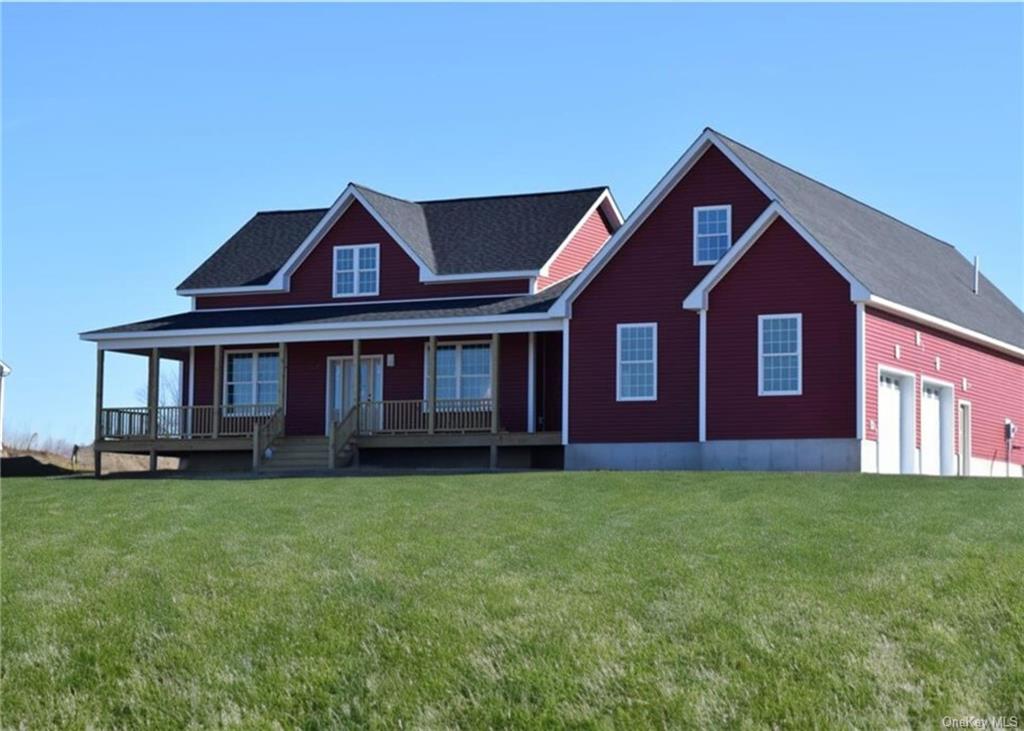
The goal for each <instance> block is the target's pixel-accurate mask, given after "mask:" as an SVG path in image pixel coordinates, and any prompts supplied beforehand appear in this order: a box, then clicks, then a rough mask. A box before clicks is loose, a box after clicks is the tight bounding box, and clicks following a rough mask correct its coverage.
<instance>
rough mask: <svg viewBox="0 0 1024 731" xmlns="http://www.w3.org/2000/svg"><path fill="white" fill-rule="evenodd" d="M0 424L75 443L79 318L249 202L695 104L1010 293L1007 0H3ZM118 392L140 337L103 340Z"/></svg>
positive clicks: (641, 157)
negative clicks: (476, 1) (622, 1)
mask: <svg viewBox="0 0 1024 731" xmlns="http://www.w3.org/2000/svg"><path fill="white" fill-rule="evenodd" d="M2 22H3V58H2V60H3V77H2V81H3V97H2V101H3V111H2V116H3V120H2V121H3V137H2V143H3V150H2V153H3V160H2V166H3V167H2V172H3V180H2V183H3V190H2V206H3V211H2V213H3V218H2V235H3V323H2V324H3V333H2V338H3V342H2V350H0V357H2V358H3V359H4V360H6V361H7V362H8V363H9V364H10V365H11V366H12V367H13V368H14V374H13V376H12V377H11V379H10V381H9V388H10V390H9V396H8V402H7V414H6V425H7V429H8V430H15V431H37V432H39V433H40V434H42V435H51V436H57V437H64V438H67V439H70V440H76V441H79V442H83V443H85V442H89V441H90V440H91V437H92V420H93V412H92V408H93V390H94V363H95V355H94V353H95V351H94V347H93V346H92V345H91V344H88V343H84V342H81V341H79V340H78V337H77V333H78V332H79V331H82V330H87V329H92V328H98V327H103V326H108V325H113V324H118V323H122V322H128V321H132V320H135V319H140V318H145V317H151V316H156V315H162V314H167V313H169V312H176V311H180V310H183V309H187V307H188V301H187V300H185V299H183V298H180V297H177V296H176V295H175V294H174V287H175V285H176V284H177V283H178V282H179V281H181V280H182V279H183V278H184V277H185V276H186V275H187V274H188V273H189V272H190V271H191V269H192V268H194V267H195V266H196V265H198V264H199V263H200V262H201V261H202V260H203V259H204V258H205V257H206V256H207V255H208V254H209V253H211V252H212V251H213V250H214V249H215V248H216V247H217V246H218V245H219V244H220V243H221V242H222V241H223V240H224V239H226V238H227V237H228V236H229V235H230V234H231V233H232V232H233V231H234V230H235V229H236V228H237V227H238V226H240V225H241V224H242V223H244V222H245V221H246V220H247V219H248V218H249V217H250V216H251V215H252V213H253V212H254V211H256V210H259V209H273V208H288V207H297V208H301V207H311V206H324V205H328V204H329V203H330V202H331V201H332V200H333V199H334V198H335V196H336V195H337V194H338V193H339V192H340V191H341V189H342V188H343V187H344V185H345V183H346V182H348V181H349V180H356V181H359V182H363V183H365V184H367V185H370V186H373V187H377V188H380V189H383V190H386V191H388V192H392V193H394V194H396V195H400V196H405V197H409V198H414V199H415V198H440V197H445V196H462V195H477V194H479V195H484V194H492V193H503V192H520V191H529V190H545V189H558V188H568V187H576V186H588V185H595V184H608V185H611V186H612V189H613V191H614V193H615V195H616V196H617V198H618V201H619V204H620V206H621V207H622V209H623V211H624V212H625V211H629V210H632V209H633V207H634V206H635V205H636V204H637V203H638V202H639V201H640V199H641V198H642V197H643V196H644V195H645V194H646V192H647V191H648V190H649V189H650V188H651V187H652V186H653V185H654V184H655V182H656V181H657V180H658V179H659V178H660V177H661V175H662V174H663V173H664V172H665V171H666V170H667V169H668V167H669V166H670V165H671V164H672V163H673V162H674V161H675V160H676V158H677V157H678V156H679V154H680V153H681V152H682V151H683V150H684V149H685V148H686V147H687V146H688V145H689V144H690V142H691V141H692V140H693V139H694V138H695V137H696V136H697V135H698V134H699V133H700V131H701V130H702V129H703V128H704V127H705V126H712V127H715V128H717V129H719V130H721V131H723V132H725V133H726V134H729V135H730V136H732V137H735V138H737V139H739V140H740V141H742V142H745V143H747V144H749V145H751V146H753V147H755V148H757V149H759V150H761V151H762V152H764V153H766V154H768V155H770V156H772V157H775V158H776V159H779V160H781V161H783V162H785V163H787V164H789V165H791V166H792V167H795V168H796V169H798V170H801V171H802V172H805V173H808V174H810V175H812V176H815V177H817V178H819V179H821V180H823V181H824V182H826V183H829V184H831V185H833V186H835V187H838V188H839V189H841V190H843V191H845V192H847V193H850V194H852V195H854V196H856V197H858V198H861V199H862V200H864V201H866V202H868V203H870V204H872V205H875V206H877V207H880V208H881V209H883V210H885V211H887V212H889V213H892V214H893V215H896V216H897V217H900V218H902V219H903V220H905V221H907V222H909V223H911V224H914V225H916V226H918V227H920V228H923V229H924V230H926V231H928V232H929V233H932V234H933V235H936V236H938V237H940V238H942V239H945V240H947V241H950V242H953V243H955V244H956V245H957V246H958V247H959V248H960V249H961V251H963V252H964V253H965V254H967V255H968V256H973V255H975V254H978V255H980V256H981V259H982V268H983V270H984V271H985V272H986V274H988V276H989V277H991V278H992V279H993V280H994V281H995V282H996V283H997V284H998V285H999V286H1000V287H1001V288H1002V289H1003V290H1004V291H1005V292H1006V293H1007V294H1009V295H1010V296H1011V297H1012V298H1013V299H1014V300H1015V301H1016V302H1018V303H1024V248H1022V241H1024V223H1022V222H1024V210H1022V200H1024V185H1022V160H1024V147H1022V139H1021V138H1022V132H1021V130H1022V129H1024V113H1022V105H1024V101H1022V96H1024V92H1022V89H1024V78H1022V68H1024V58H1022V49H1021V44H1022V41H1021V38H1022V37H1024V27H1022V25H1024V23H1022V8H1021V6H1019V5H998V6H992V5H989V6H958V5H931V6H928V5H912V6H889V5H856V6H810V5H790V6H770V5H758V6H742V5H719V6H705V5H647V6H619V5H559V6H544V5H517V6H471V5H447V6H433V5H416V6H370V5H352V6H345V5H253V6H245V5H175V6H168V5H146V6H141V5H140V6H131V5H107V6H55V5H52V6H29V5H17V6H14V5H6V6H4V7H3V9H2ZM108 362H109V366H108V379H107V394H108V398H107V403H108V405H130V404H134V403H136V390H137V389H138V388H139V387H140V386H142V385H144V384H145V372H144V365H143V362H142V359H141V358H131V357H129V356H112V357H110V358H108Z"/></svg>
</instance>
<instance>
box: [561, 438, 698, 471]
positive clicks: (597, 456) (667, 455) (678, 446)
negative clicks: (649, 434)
mask: <svg viewBox="0 0 1024 731" xmlns="http://www.w3.org/2000/svg"><path fill="white" fill-rule="evenodd" d="M700 453H701V450H700V444H699V443H697V442H646V443H636V444H627V443H610V444H570V445H568V446H566V448H565V469H567V470H699V469H701V459H700Z"/></svg>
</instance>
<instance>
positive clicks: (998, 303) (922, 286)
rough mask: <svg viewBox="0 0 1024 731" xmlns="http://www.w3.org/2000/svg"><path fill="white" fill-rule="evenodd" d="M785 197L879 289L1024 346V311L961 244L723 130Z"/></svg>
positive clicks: (868, 283)
mask: <svg viewBox="0 0 1024 731" xmlns="http://www.w3.org/2000/svg"><path fill="white" fill-rule="evenodd" d="M715 134H716V135H718V137H719V138H720V139H721V140H722V142H723V143H724V144H726V145H727V146H728V147H729V149H730V150H731V151H732V152H733V153H734V154H735V155H736V156H737V157H738V158H740V160H742V161H743V162H744V163H745V164H746V165H747V166H749V167H750V169H751V170H752V171H753V172H754V173H755V174H756V175H757V176H758V177H760V178H761V180H763V181H764V182H765V184H766V185H767V186H768V187H769V188H771V189H772V190H773V191H774V192H775V194H776V196H777V197H778V201H779V203H781V204H782V206H783V207H784V208H785V209H786V210H787V211H789V212H790V213H791V214H792V215H793V216H794V217H795V218H796V220H797V221H799V223H800V224H801V225H802V226H803V227H804V228H806V229H807V231H808V232H809V233H810V234H811V235H812V236H813V237H814V238H815V239H816V240H817V241H818V242H819V243H820V244H821V245H822V246H824V247H825V248H826V249H828V250H829V252H830V253H831V254H832V255H833V256H835V258H836V259H837V260H839V262H840V263H841V264H842V265H843V266H844V267H846V269H847V270H848V271H849V272H850V274H852V275H853V276H854V277H856V278H857V279H858V280H859V281H860V282H861V284H863V285H864V286H865V287H867V288H868V290H869V291H870V292H871V293H872V294H873V295H877V296H879V297H883V298H885V299H888V300H892V301H893V302H896V303H898V304H901V305H905V306H907V307H912V308H914V309H916V310H920V311H922V312H925V313H927V314H929V315H933V316H935V317H941V318H942V319H944V320H949V321H950V322H953V323H955V324H957V325H960V326H962V327H966V328H970V329H971V330H976V331H978V332H980V333H983V334H985V335H988V336H989V337H993V338H996V339H998V340H1002V341H1004V342H1007V343H1010V344H1012V345H1016V346H1018V347H1024V312H1022V311H1021V310H1020V309H1019V308H1018V307H1017V306H1016V305H1015V304H1014V303H1013V301H1011V300H1010V298H1009V297H1007V296H1006V295H1004V294H1003V293H1002V292H1000V291H999V289H997V288H996V286H995V285H994V284H992V282H991V281H989V280H988V279H987V278H986V277H985V276H982V277H981V284H980V286H979V289H978V293H977V294H974V292H973V291H972V289H973V285H974V265H973V264H972V263H971V262H970V261H968V260H967V259H966V258H965V257H964V256H963V255H962V254H961V253H960V252H959V251H957V250H956V248H955V247H954V246H952V245H950V244H947V243H946V242H944V241H940V240H939V239H936V238H934V237H933V236H929V235H928V234H926V233H923V232H921V231H918V230H917V229H916V228H914V227H913V226H908V225H907V224H905V223H903V222H902V221H899V220H897V219H895V218H893V217H892V216H889V215H888V214H885V213H882V212H881V211H878V210H876V209H874V208H872V207H871V206H868V205H866V204H864V203H861V202H860V201H857V200H855V199H853V198H851V197H849V196H848V195H845V194H843V193H840V192H839V191H837V190H834V189H832V188H830V187H828V186H827V185H824V184H822V183H819V182H817V181H816V180H813V179H811V178H809V177H807V176H806V175H803V174H801V173H798V172H796V171H795V170H791V169H790V168H788V167H786V166H785V165H782V164H781V163H778V162H775V161H774V160H771V159H770V158H767V157H765V156H764V155H762V154H761V153H759V152H757V151H755V150H752V149H750V148H749V147H746V146H744V145H742V144H740V143H739V142H736V141H735V140H732V139H730V138H728V137H726V136H725V135H723V134H721V133H719V132H715Z"/></svg>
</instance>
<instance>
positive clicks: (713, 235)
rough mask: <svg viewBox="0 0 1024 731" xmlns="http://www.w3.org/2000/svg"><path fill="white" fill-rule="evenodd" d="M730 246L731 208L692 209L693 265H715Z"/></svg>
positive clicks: (706, 207)
mask: <svg viewBox="0 0 1024 731" xmlns="http://www.w3.org/2000/svg"><path fill="white" fill-rule="evenodd" d="M730 246H732V206H697V207H696V208H694V209H693V263H694V265H697V266H701V265H708V264H715V263H717V262H718V260H719V259H721V258H722V257H723V256H724V255H725V252H727V251H728V250H729V247H730Z"/></svg>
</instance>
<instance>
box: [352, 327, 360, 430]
mask: <svg viewBox="0 0 1024 731" xmlns="http://www.w3.org/2000/svg"><path fill="white" fill-rule="evenodd" d="M361 359H362V343H360V342H359V339H358V338H356V339H355V340H353V341H352V380H353V381H354V383H355V391H356V393H355V396H353V398H352V403H354V404H355V406H356V434H358V433H359V426H360V423H359V422H360V419H361V418H362V416H363V409H362V402H363V399H362V396H361V394H362V387H363V383H362V381H363V373H362V371H363V369H362V364H361V363H360V362H359V361H360V360H361Z"/></svg>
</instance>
